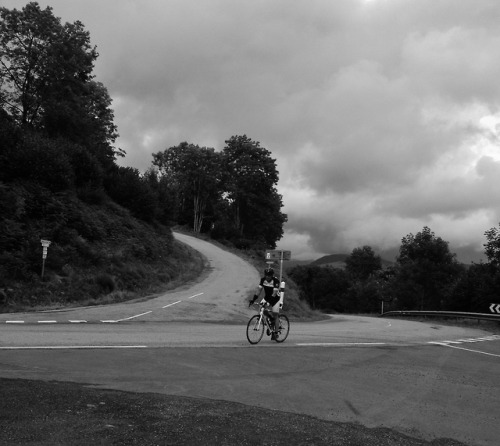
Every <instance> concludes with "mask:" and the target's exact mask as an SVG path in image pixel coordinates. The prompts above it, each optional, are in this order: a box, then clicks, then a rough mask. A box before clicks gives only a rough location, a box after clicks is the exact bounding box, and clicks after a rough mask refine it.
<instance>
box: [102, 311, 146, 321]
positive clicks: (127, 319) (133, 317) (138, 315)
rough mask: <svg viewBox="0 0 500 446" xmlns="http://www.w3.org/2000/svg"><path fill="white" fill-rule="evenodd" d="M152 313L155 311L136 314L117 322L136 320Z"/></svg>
mask: <svg viewBox="0 0 500 446" xmlns="http://www.w3.org/2000/svg"><path fill="white" fill-rule="evenodd" d="M152 312H153V311H146V312H145V313H141V314H136V315H135V316H130V317H126V318H123V319H117V320H116V321H115V322H122V321H129V320H130V319H135V318H136V317H140V316H144V315H145V314H149V313H152ZM103 322H104V321H103Z"/></svg>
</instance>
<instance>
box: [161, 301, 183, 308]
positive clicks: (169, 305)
mask: <svg viewBox="0 0 500 446" xmlns="http://www.w3.org/2000/svg"><path fill="white" fill-rule="evenodd" d="M180 302H182V300H178V301H177V302H174V303H171V304H168V305H165V306H164V307H162V308H167V307H171V306H172V305H175V304H178V303H180Z"/></svg>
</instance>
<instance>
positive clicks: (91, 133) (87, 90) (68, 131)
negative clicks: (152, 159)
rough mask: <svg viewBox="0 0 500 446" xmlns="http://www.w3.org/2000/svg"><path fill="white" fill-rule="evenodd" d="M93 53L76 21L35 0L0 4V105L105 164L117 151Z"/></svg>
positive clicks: (17, 118)
mask: <svg viewBox="0 0 500 446" xmlns="http://www.w3.org/2000/svg"><path fill="white" fill-rule="evenodd" d="M97 56H98V53H97V50H96V48H95V47H93V46H92V45H91V43H90V35H89V33H88V31H86V30H85V28H84V26H83V24H82V23H81V22H79V21H76V22H74V23H65V24H64V25H63V24H61V20H60V19H59V18H57V17H55V16H54V15H53V12H52V8H50V7H47V8H45V9H41V8H40V6H39V4H38V3H36V2H31V3H28V4H27V5H26V6H25V7H24V8H23V9H21V10H17V9H12V10H9V9H7V8H0V87H1V94H0V106H1V108H2V109H3V110H5V111H6V112H7V113H8V115H10V116H11V117H12V118H13V119H14V120H15V122H16V123H17V124H18V126H20V127H23V128H29V129H31V130H35V131H38V132H43V133H44V134H45V135H46V136H49V137H63V138H65V139H68V140H70V141H72V142H75V143H78V144H82V145H84V146H85V147H86V148H87V149H90V150H93V151H94V155H95V156H97V157H98V158H99V159H100V160H101V161H102V162H104V163H106V164H108V165H109V162H110V160H114V159H115V157H116V155H123V151H121V150H119V149H118V150H115V149H114V148H113V146H112V144H113V143H114V142H115V140H116V137H117V136H118V135H117V133H116V126H115V125H114V123H113V118H114V116H113V112H112V110H111V109H110V108H109V106H110V104H111V99H110V98H109V95H108V93H107V91H106V89H105V88H104V86H103V85H102V84H100V83H98V82H94V81H93V80H92V78H93V75H92V70H93V67H94V62H95V60H96V59H97Z"/></svg>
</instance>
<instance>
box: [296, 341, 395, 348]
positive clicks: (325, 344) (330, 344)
mask: <svg viewBox="0 0 500 446" xmlns="http://www.w3.org/2000/svg"><path fill="white" fill-rule="evenodd" d="M295 345H299V346H300V347H334V346H349V345H387V344H386V343H385V342H302V343H299V344H295Z"/></svg>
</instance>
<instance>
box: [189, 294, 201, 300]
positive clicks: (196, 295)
mask: <svg viewBox="0 0 500 446" xmlns="http://www.w3.org/2000/svg"><path fill="white" fill-rule="evenodd" d="M202 294H203V293H198V294H195V295H194V296H191V297H188V299H192V298H193V297H198V296H201V295H202Z"/></svg>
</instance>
